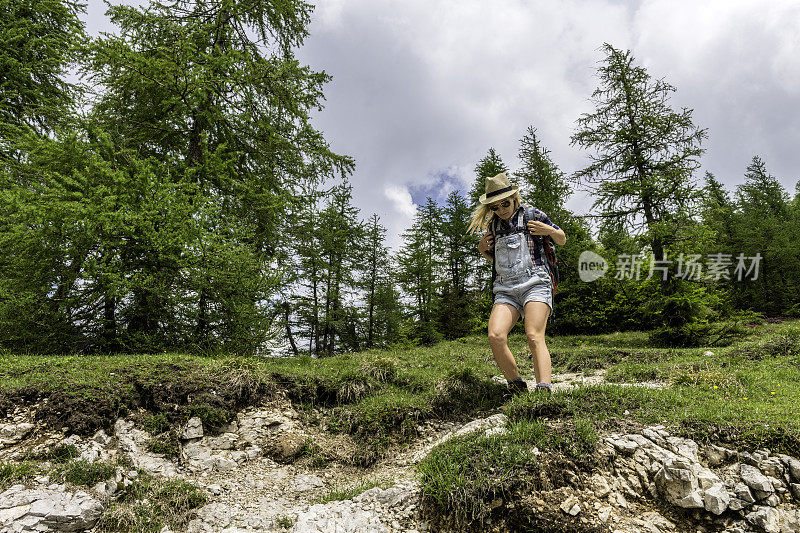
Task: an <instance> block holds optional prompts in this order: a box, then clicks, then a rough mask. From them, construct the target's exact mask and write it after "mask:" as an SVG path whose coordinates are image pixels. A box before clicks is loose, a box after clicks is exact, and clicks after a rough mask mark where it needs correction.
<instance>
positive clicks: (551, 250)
mask: <svg viewBox="0 0 800 533" xmlns="http://www.w3.org/2000/svg"><path fill="white" fill-rule="evenodd" d="M536 211H537V212H539V213H541V211H539V210H538V209H536ZM529 220H539V221H541V217H539V216H538V215H537V214H536V213H534V208H533V207H526V208H525V209H524V211H523V213H522V229H520V228H519V226H517V228H516V229H515V231H514V232H515V233H518V232H520V231H521V232H523V233H527V232H528V221H529ZM497 221H498V219H497V217H495V218H493V219H492V223H491V224H490V226H489V229H490V230H491V232H492V236H493V237H494V236H495V235H496V234H497V231H496V230H497V228H496V224H497ZM495 238H496V237H495ZM533 238H534V239H535V240H537V241H539V242H541V244H542V249H543V250H544V260H545V263H546V264H547V270H548V271H549V272H550V279H552V280H553V295H555V293H556V291H557V290H558V283H559V281H561V276H559V274H558V255H556V243H555V242H554V241H553V238H552V237H551V236H550V235H533ZM495 275H496V273H495V270H494V263H492V285H494V278H495Z"/></svg>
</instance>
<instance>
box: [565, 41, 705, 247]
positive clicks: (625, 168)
mask: <svg viewBox="0 0 800 533" xmlns="http://www.w3.org/2000/svg"><path fill="white" fill-rule="evenodd" d="M603 51H604V52H605V54H606V57H605V59H604V60H603V63H602V65H601V66H600V68H599V69H598V77H599V80H600V86H599V87H598V88H597V89H595V91H594V92H593V93H592V98H591V101H592V103H593V104H594V105H595V110H594V111H593V112H591V113H586V114H584V115H582V116H581V117H580V118H579V119H578V121H577V123H578V129H577V131H576V133H575V134H574V135H572V138H571V140H572V144H573V145H577V146H580V147H581V148H586V149H590V150H593V151H594V153H593V154H591V155H590V160H591V163H590V164H589V165H588V166H587V167H586V168H583V169H581V170H579V171H577V172H576V173H575V174H574V175H573V177H574V179H575V180H576V181H577V182H578V183H583V184H585V185H586V186H587V187H588V189H589V191H590V192H591V193H592V194H593V195H594V196H595V197H596V198H597V199H596V200H595V202H594V206H593V207H595V208H599V209H600V211H601V214H602V216H603V217H605V218H620V219H621V220H623V221H624V222H625V223H626V225H628V226H629V227H632V228H633V229H635V230H639V229H644V232H645V234H644V236H643V238H645V239H646V240H647V242H648V245H649V246H650V248H651V250H652V252H653V254H654V256H655V257H656V259H658V260H660V259H662V258H663V257H664V250H665V247H667V246H668V245H669V244H670V243H671V242H672V240H673V237H674V236H675V235H676V234H677V233H678V230H679V229H680V227H681V224H682V221H684V220H685V218H686V213H687V211H688V210H689V208H690V207H691V206H692V204H693V202H694V201H695V200H696V196H697V187H696V185H695V180H694V172H695V170H696V169H697V168H698V167H699V165H700V163H699V157H700V155H701V154H702V153H703V149H702V148H701V142H702V140H703V139H704V138H705V137H706V136H707V134H706V130H705V129H701V128H698V127H696V126H695V125H694V123H693V122H692V110H690V109H687V108H682V109H681V110H680V111H675V110H673V109H672V108H671V107H670V105H669V100H670V95H671V94H672V93H673V92H674V91H675V88H674V87H673V86H672V85H670V84H669V83H667V82H666V81H664V80H663V79H654V78H652V77H651V76H650V74H648V72H647V70H646V69H645V68H644V67H641V66H637V65H635V64H634V57H633V55H632V54H631V52H630V51H622V50H618V49H616V48H614V47H613V46H611V45H609V44H607V43H606V44H604V45H603Z"/></svg>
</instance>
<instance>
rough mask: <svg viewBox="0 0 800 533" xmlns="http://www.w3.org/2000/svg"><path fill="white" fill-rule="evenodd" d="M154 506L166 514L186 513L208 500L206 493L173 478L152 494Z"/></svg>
mask: <svg viewBox="0 0 800 533" xmlns="http://www.w3.org/2000/svg"><path fill="white" fill-rule="evenodd" d="M152 501H153V505H154V506H155V508H156V509H157V510H158V511H159V512H160V513H162V514H165V515H167V516H169V515H175V514H186V513H187V512H189V511H191V510H192V509H195V508H197V507H200V506H201V505H204V504H205V503H206V501H208V497H207V496H206V494H205V493H204V492H203V491H202V490H200V489H199V488H197V487H196V486H195V485H192V484H191V483H187V482H186V481H184V480H182V479H173V480H169V481H167V482H165V483H164V484H163V485H162V486H160V487H158V488H157V489H156V490H155V491H154V492H153V495H152Z"/></svg>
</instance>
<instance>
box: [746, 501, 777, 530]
mask: <svg viewBox="0 0 800 533" xmlns="http://www.w3.org/2000/svg"><path fill="white" fill-rule="evenodd" d="M780 517H781V515H780V513H779V512H778V511H777V510H776V509H773V508H772V507H764V506H757V507H756V508H755V510H754V511H752V512H751V513H748V514H747V515H746V516H745V520H747V522H748V523H749V524H751V525H753V526H755V527H757V528H758V529H760V530H761V531H764V532H765V533H780V530H781V529H780V525H779V524H780Z"/></svg>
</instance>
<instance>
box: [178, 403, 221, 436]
mask: <svg viewBox="0 0 800 533" xmlns="http://www.w3.org/2000/svg"><path fill="white" fill-rule="evenodd" d="M187 412H188V414H189V418H192V417H195V416H196V417H198V418H199V419H200V420H202V421H203V427H204V428H207V429H208V430H209V431H218V430H219V429H220V428H221V427H222V426H224V425H225V424H227V423H228V413H227V412H226V411H225V410H224V409H220V408H219V407H214V406H212V405H209V404H208V403H205V402H198V403H195V404H190V405H189V406H188V407H187Z"/></svg>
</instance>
